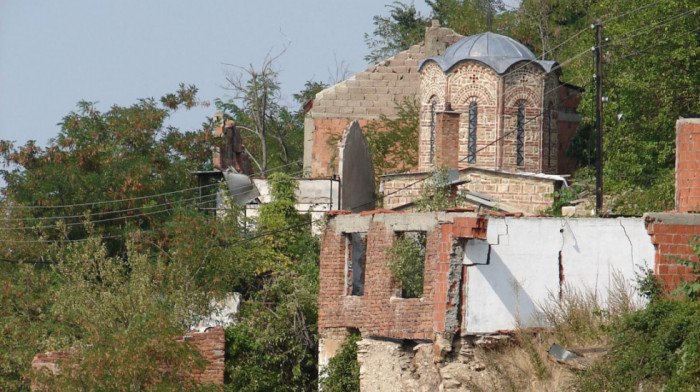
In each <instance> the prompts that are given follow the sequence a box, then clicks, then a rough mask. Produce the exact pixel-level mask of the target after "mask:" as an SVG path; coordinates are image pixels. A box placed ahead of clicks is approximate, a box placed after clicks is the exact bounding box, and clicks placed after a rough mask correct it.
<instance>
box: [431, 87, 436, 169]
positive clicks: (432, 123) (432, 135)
mask: <svg viewBox="0 0 700 392" xmlns="http://www.w3.org/2000/svg"><path fill="white" fill-rule="evenodd" d="M435 105H436V103H435V101H432V102H431V103H430V163H433V159H434V157H435Z"/></svg>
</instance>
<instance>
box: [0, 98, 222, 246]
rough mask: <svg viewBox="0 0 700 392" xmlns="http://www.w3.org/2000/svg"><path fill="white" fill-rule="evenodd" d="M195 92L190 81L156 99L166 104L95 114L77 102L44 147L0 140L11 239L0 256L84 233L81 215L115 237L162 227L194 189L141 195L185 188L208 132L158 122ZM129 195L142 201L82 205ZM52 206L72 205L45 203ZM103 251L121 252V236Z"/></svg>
mask: <svg viewBox="0 0 700 392" xmlns="http://www.w3.org/2000/svg"><path fill="white" fill-rule="evenodd" d="M196 91H197V90H196V88H195V87H193V86H189V87H185V86H181V88H180V90H179V91H178V92H177V93H176V94H171V95H168V96H166V97H164V98H163V99H162V101H163V103H164V105H166V106H165V107H161V106H160V105H158V104H157V103H156V101H155V100H154V99H142V100H140V101H139V102H138V103H136V104H134V105H132V106H128V107H121V106H116V105H115V106H112V107H111V108H110V109H109V110H108V111H106V112H101V111H99V110H98V109H97V108H96V107H95V105H94V104H92V103H89V102H80V103H79V104H78V107H79V109H78V111H77V112H71V113H70V114H69V115H67V116H66V117H64V118H63V121H62V122H61V131H60V132H59V134H58V136H57V137H56V138H54V139H52V140H51V141H50V143H49V145H48V146H47V147H46V148H40V147H38V146H37V145H36V144H34V142H33V141H30V142H28V143H27V144H26V145H24V146H21V147H15V146H14V145H13V144H12V143H11V142H9V141H1V142H0V160H2V162H3V163H4V164H5V165H6V166H7V169H5V170H0V175H2V177H3V179H4V180H5V182H6V186H5V188H3V189H2V195H3V197H4V198H5V200H6V202H7V205H8V206H9V207H10V208H11V209H9V210H8V214H9V215H4V216H6V217H7V218H11V219H10V220H8V221H6V222H5V223H4V228H5V229H6V230H5V233H7V234H8V236H7V237H5V238H4V239H5V240H8V241H9V240H12V241H15V242H14V245H13V246H12V247H8V246H3V247H0V255H4V256H6V257H8V258H14V257H15V256H13V255H12V252H13V251H14V255H16V254H18V253H22V254H24V255H28V254H31V255H32V256H37V255H38V254H40V252H41V250H42V247H38V246H36V244H30V243H27V242H26V241H30V242H31V241H35V240H37V239H39V238H42V239H43V240H45V241H51V240H59V239H60V240H77V239H84V238H86V237H87V231H86V230H85V227H84V226H83V225H82V223H81V222H80V221H81V220H82V219H83V218H84V217H85V215H86V214H87V215H88V216H89V217H90V219H89V220H92V221H94V230H95V233H96V234H102V235H111V236H117V235H120V234H122V233H123V232H124V231H126V230H133V229H136V228H139V229H143V230H152V229H157V228H159V227H161V225H162V223H163V222H164V221H166V220H167V219H168V218H169V212H170V211H171V209H172V208H173V206H175V205H178V204H180V205H182V204H183V203H185V202H187V199H188V198H189V199H191V198H192V197H193V196H194V195H195V192H194V191H192V192H180V193H173V194H171V195H169V196H168V197H160V198H148V196H150V195H153V194H160V193H165V192H172V191H176V190H182V189H186V188H190V187H191V186H192V185H191V176H190V175H189V174H188V171H190V170H195V169H198V168H200V167H203V166H205V165H207V164H209V161H210V159H211V153H210V151H209V147H211V146H212V145H213V142H214V141H213V139H212V137H211V133H210V132H198V131H192V132H189V131H188V132H181V131H179V130H177V129H176V128H173V127H166V126H165V121H166V120H167V118H168V116H169V115H170V114H171V113H172V111H173V110H174V109H173V108H176V107H178V106H180V105H182V106H185V107H189V106H190V105H193V104H194V103H195V94H196ZM134 198H143V199H138V200H129V201H125V202H121V203H106V204H97V205H85V203H92V202H95V201H100V200H120V199H134ZM59 205H73V206H72V207H68V208H61V209H55V208H50V207H56V206H59ZM30 206H31V207H34V208H31V209H30V208H27V207H30ZM137 207H138V208H137ZM115 210H118V211H117V212H115ZM57 216H64V217H66V218H64V219H57V218H56V217H57ZM57 220H62V221H64V222H65V225H64V226H63V230H59V229H58V226H56V225H55V223H56V221H57ZM22 241H25V242H22ZM32 249H33V251H32ZM109 249H110V252H111V253H115V252H123V251H124V243H123V241H122V240H121V238H114V239H112V240H110V241H109ZM20 251H21V252H20Z"/></svg>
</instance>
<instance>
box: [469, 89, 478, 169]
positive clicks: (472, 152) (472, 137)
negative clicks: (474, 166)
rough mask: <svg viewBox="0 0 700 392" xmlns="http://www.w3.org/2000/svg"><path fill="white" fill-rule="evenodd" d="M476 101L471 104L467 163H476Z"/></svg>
mask: <svg viewBox="0 0 700 392" xmlns="http://www.w3.org/2000/svg"><path fill="white" fill-rule="evenodd" d="M477 114H478V110H477V106H476V102H472V103H470V104H469V145H468V149H467V163H476V124H477Z"/></svg>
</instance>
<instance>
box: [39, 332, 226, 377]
mask: <svg viewBox="0 0 700 392" xmlns="http://www.w3.org/2000/svg"><path fill="white" fill-rule="evenodd" d="M176 340H178V341H183V340H186V341H187V342H188V343H189V344H191V345H192V346H193V347H194V348H195V350H197V352H199V354H200V355H201V357H202V358H203V359H205V360H206V361H207V365H206V367H205V368H204V369H203V370H201V371H193V372H191V373H190V374H189V375H188V377H189V378H190V379H192V380H194V381H197V382H200V383H212V384H215V385H223V384H224V355H225V341H226V336H225V333H224V329H223V328H221V327H212V328H208V329H207V330H205V331H204V332H199V331H189V332H187V333H186V334H185V335H183V336H182V337H180V338H178V339H176ZM72 350H75V349H73V348H69V349H66V350H60V351H51V352H47V353H41V354H37V355H36V356H34V359H33V360H32V368H33V369H36V370H41V369H44V368H45V369H47V370H48V371H49V372H50V373H51V374H58V373H59V372H60V368H59V364H60V362H61V361H63V360H66V359H68V358H69V356H70V355H71V351H72ZM32 389H33V390H38V389H40V388H39V387H38V386H36V385H33V386H32Z"/></svg>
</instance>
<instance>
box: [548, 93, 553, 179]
mask: <svg viewBox="0 0 700 392" xmlns="http://www.w3.org/2000/svg"><path fill="white" fill-rule="evenodd" d="M552 106H553V105H552V103H551V102H550V103H549V108H548V110H547V111H548V113H547V167H548V168H551V167H552Z"/></svg>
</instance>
